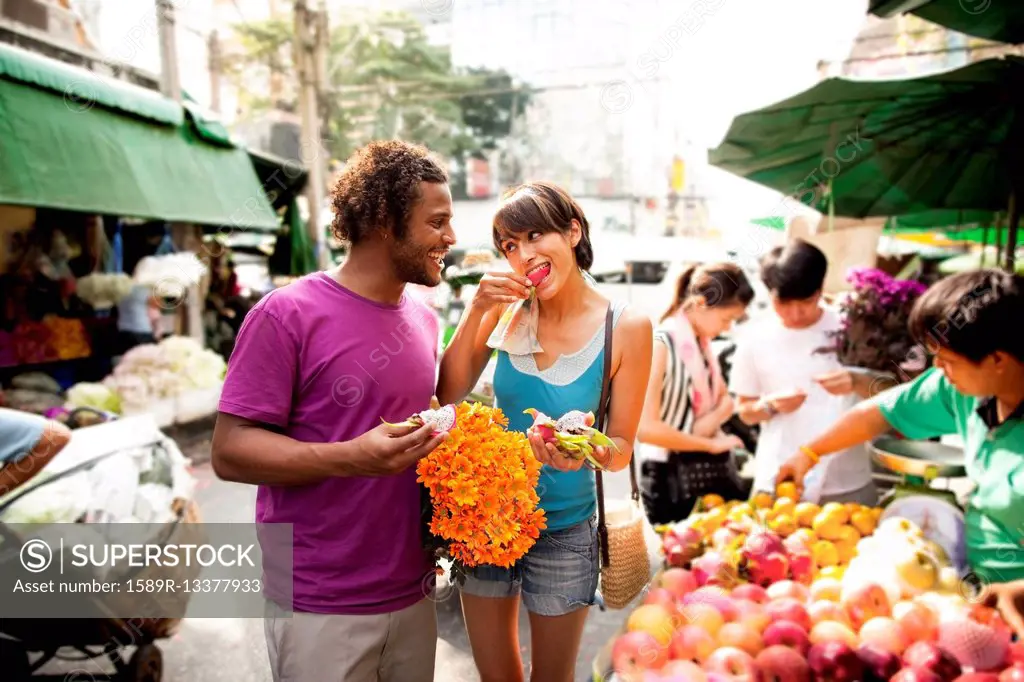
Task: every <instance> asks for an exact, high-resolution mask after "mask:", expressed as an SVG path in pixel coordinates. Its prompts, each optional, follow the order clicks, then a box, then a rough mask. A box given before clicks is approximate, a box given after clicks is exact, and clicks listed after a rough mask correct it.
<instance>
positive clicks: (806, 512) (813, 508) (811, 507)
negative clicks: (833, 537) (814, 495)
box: [793, 502, 821, 528]
mask: <svg viewBox="0 0 1024 682" xmlns="http://www.w3.org/2000/svg"><path fill="white" fill-rule="evenodd" d="M820 511H821V508H820V507H819V506H818V505H816V504H814V503H813V502H801V503H800V504H798V505H797V506H796V509H795V510H794V512H793V516H794V518H796V522H797V523H799V524H800V525H801V526H803V527H804V528H810V527H811V526H812V525H813V524H814V517H815V516H817V515H818V512H820Z"/></svg>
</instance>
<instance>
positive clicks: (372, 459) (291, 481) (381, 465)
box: [211, 412, 446, 486]
mask: <svg viewBox="0 0 1024 682" xmlns="http://www.w3.org/2000/svg"><path fill="white" fill-rule="evenodd" d="M433 428H434V427H433V426H432V425H431V424H425V425H423V426H420V427H415V426H398V427H395V426H388V425H386V424H381V425H380V426H378V427H376V428H374V429H371V430H370V431H367V432H366V433H365V434H363V435H362V436H359V437H358V438H355V439H353V440H349V441H344V442H341V443H303V442H302V441H298V440H295V439H294V438H289V437H288V436H284V435H281V434H279V433H275V432H274V431H273V430H271V429H269V428H268V427H267V425H265V424H260V423H258V422H254V421H251V420H248V419H243V418H241V417H236V416H234V415H231V414H226V413H224V412H221V413H219V414H218V415H217V424H216V426H215V427H214V430H213V456H212V459H211V462H212V464H213V470H214V472H215V473H216V474H217V476H218V477H220V478H222V479H224V480H225V481H234V482H236V483H251V484H254V485H278V486H298V485H310V484H313V483H319V482H321V481H323V480H325V479H328V478H332V477H349V476H391V475H394V474H397V473H400V472H402V471H404V470H405V469H407V468H408V467H409V466H411V465H412V464H414V463H415V462H416V461H417V460H418V459H419V458H420V457H423V456H425V455H427V454H429V453H430V452H431V451H432V450H433V449H434V448H435V447H437V446H438V445H439V444H440V443H441V441H442V440H443V439H444V438H445V437H446V434H441V435H439V436H436V437H435V436H434V435H433Z"/></svg>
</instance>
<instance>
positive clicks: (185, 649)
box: [42, 453, 629, 682]
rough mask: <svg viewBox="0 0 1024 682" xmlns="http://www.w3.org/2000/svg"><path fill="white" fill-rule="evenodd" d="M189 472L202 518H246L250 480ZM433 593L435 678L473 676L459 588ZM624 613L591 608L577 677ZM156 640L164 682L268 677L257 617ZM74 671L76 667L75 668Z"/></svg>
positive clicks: (200, 624)
mask: <svg viewBox="0 0 1024 682" xmlns="http://www.w3.org/2000/svg"><path fill="white" fill-rule="evenodd" d="M189 454H192V453H189ZM195 475H196V477H197V478H198V480H199V490H198V493H197V495H198V500H199V502H200V505H201V509H202V514H203V520H204V521H207V522H221V523H232V522H247V521H250V520H251V519H252V513H253V500H254V498H255V488H253V487H251V486H245V485H237V484H232V483H225V482H223V481H220V480H218V479H217V478H216V476H215V475H214V473H213V471H212V469H211V468H210V466H209V465H208V464H201V465H199V466H197V467H196V469H195ZM607 480H608V483H607V488H608V492H609V494H610V495H614V496H622V497H624V496H626V495H627V494H628V491H629V483H628V475H627V474H626V473H625V472H622V473H619V474H614V475H612V476H609V477H607ZM437 598H438V624H439V635H440V636H439V638H438V642H437V665H436V672H435V680H438V682H475V681H476V680H478V679H479V678H478V676H477V674H476V671H475V668H474V666H473V660H472V656H471V654H470V651H469V643H468V640H467V638H466V634H465V628H464V625H463V622H462V617H461V613H460V610H459V600H458V595H457V593H456V592H455V591H454V590H451V589H449V588H447V587H445V586H440V587H439V589H438V597H437ZM623 618H624V614H623V612H621V611H619V612H615V611H607V612H601V611H600V610H598V609H597V608H596V607H595V608H594V609H592V611H591V614H590V618H589V620H588V621H587V629H586V632H585V633H584V638H583V650H582V652H581V654H580V657H579V660H578V663H577V667H576V680H578V681H585V680H587V679H588V678H589V676H590V669H591V661H592V660H593V658H594V656H595V654H596V652H597V651H598V649H600V648H601V647H602V646H603V645H604V643H605V642H606V641H607V640H608V639H609V638H610V637H611V636H612V635H614V633H615V631H616V629H617V628H618V627H619V626H620V624H621V623H622V620H623ZM526 622H527V621H526V615H525V613H523V614H522V618H521V622H520V628H521V629H520V637H521V641H522V642H523V643H524V648H523V653H524V659H525V660H528V657H529V651H528V646H525V645H528V643H529V634H528V630H527V629H526ZM159 644H160V648H161V649H162V650H163V655H164V666H165V680H167V681H168V682H186V681H187V682H228V681H230V682H239V681H242V680H244V681H245V682H269V681H270V679H271V677H270V673H269V671H268V670H267V651H266V645H265V643H264V639H263V623H262V621H260V620H255V619H253V620H243V619H216V620H214V619H186V620H185V622H183V623H182V626H181V629H180V630H179V632H178V634H177V635H175V636H174V637H173V638H172V639H170V640H168V641H163V642H160V643H159ZM73 671H80V672H78V674H77V676H75V675H73V674H72V672H73ZM42 672H45V673H46V674H47V677H49V679H52V680H63V681H64V682H92V680H100V679H104V678H103V677H101V676H100V673H101V672H103V669H101V668H99V667H98V666H97V664H96V663H94V662H92V661H84V662H75V663H69V662H60V663H55V662H51V663H50V664H48V665H47V666H46V667H45V668H44V669H43V671H42ZM43 679H46V678H43ZM325 682H326V680H325Z"/></svg>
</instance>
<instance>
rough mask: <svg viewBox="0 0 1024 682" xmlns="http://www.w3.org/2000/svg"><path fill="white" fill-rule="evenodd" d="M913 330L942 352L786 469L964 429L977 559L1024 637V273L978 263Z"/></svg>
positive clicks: (940, 293)
mask: <svg viewBox="0 0 1024 682" xmlns="http://www.w3.org/2000/svg"><path fill="white" fill-rule="evenodd" d="M909 326H910V333H911V334H912V335H913V336H914V338H915V339H917V340H919V342H920V343H922V344H923V345H924V346H925V347H926V348H927V349H928V351H929V352H930V353H931V354H932V355H933V356H934V365H935V366H934V367H933V368H931V369H929V370H928V371H926V372H925V373H924V374H922V375H921V376H920V377H918V378H917V379H915V380H914V381H912V382H910V383H907V384H903V385H900V386H896V387H894V388H891V389H889V390H887V391H884V392H882V393H880V394H878V395H877V396H875V397H874V398H871V399H869V400H867V401H865V402H862V403H860V404H859V405H858V406H857V407H856V408H854V409H853V410H851V411H850V412H849V413H848V414H846V415H845V416H844V417H843V418H841V419H840V420H839V421H838V422H837V423H836V425H835V426H834V427H832V428H831V429H830V430H829V431H827V432H826V433H825V434H823V435H822V436H821V437H820V438H817V439H816V440H814V441H812V442H810V443H807V444H806V445H805V446H804V447H801V448H800V451H799V452H797V453H796V454H794V455H793V456H792V457H791V458H790V459H789V460H788V461H787V462H786V463H785V464H783V466H782V468H781V469H780V471H779V475H778V480H780V481H783V480H793V481H794V482H796V483H797V485H798V486H799V485H800V483H801V482H802V481H803V479H804V476H806V474H807V472H808V471H810V469H811V468H812V467H813V466H814V465H815V464H816V463H817V461H818V459H819V458H821V457H825V456H827V455H829V454H831V453H833V452H837V451H843V450H846V449H847V448H849V447H850V446H852V445H855V444H858V443H863V442H866V441H869V440H871V439H873V438H876V437H878V436H880V435H882V434H884V433H886V432H887V431H889V430H890V429H895V430H896V431H898V432H900V433H902V434H903V435H904V436H906V437H907V438H910V439H912V440H920V439H926V438H934V437H937V436H943V435H948V434H956V435H959V436H960V438H961V439H962V440H963V442H964V460H965V462H964V463H965V468H966V469H967V476H968V477H969V478H970V480H971V482H972V483H974V486H975V489H974V491H973V492H972V493H971V496H970V500H969V502H968V505H967V510H966V514H965V516H966V527H965V535H966V545H967V560H968V563H969V564H970V566H971V570H972V571H973V572H974V573H975V574H976V575H977V576H978V577H979V578H980V579H981V580H982V581H983V583H985V584H986V585H987V587H986V588H985V591H986V594H985V598H986V601H988V602H989V603H991V604H992V605H994V606H997V607H998V608H999V610H1000V611H1001V612H1002V614H1003V617H1004V618H1006V620H1007V622H1008V623H1009V624H1010V625H1011V627H1013V629H1014V630H1015V631H1016V632H1017V634H1018V637H1021V638H1024V618H1022V615H1021V613H1022V607H1024V277H1020V276H1018V275H1011V274H1009V273H1006V272H1002V271H999V270H976V271H972V272H967V273H963V274H960V275H955V276H953V277H949V278H948V279H944V280H941V281H939V282H938V283H936V284H935V285H934V286H932V287H931V288H930V289H929V290H928V291H927V292H925V293H924V294H923V295H922V296H921V298H920V299H919V300H918V301H917V303H916V304H915V306H914V309H913V311H912V312H911V315H910V324H909Z"/></svg>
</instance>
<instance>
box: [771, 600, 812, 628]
mask: <svg viewBox="0 0 1024 682" xmlns="http://www.w3.org/2000/svg"><path fill="white" fill-rule="evenodd" d="M765 611H766V612H767V613H768V617H769V618H771V619H772V621H776V620H788V621H790V622H791V623H796V624H797V625H799V626H800V627H802V628H803V629H804V630H807V631H810V629H811V625H812V623H811V617H810V615H808V613H807V609H806V608H804V605H803V604H801V603H800V602H799V601H797V600H796V599H793V598H792V597H783V598H782V599H778V600H776V601H773V602H769V603H768V605H767V606H765Z"/></svg>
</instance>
